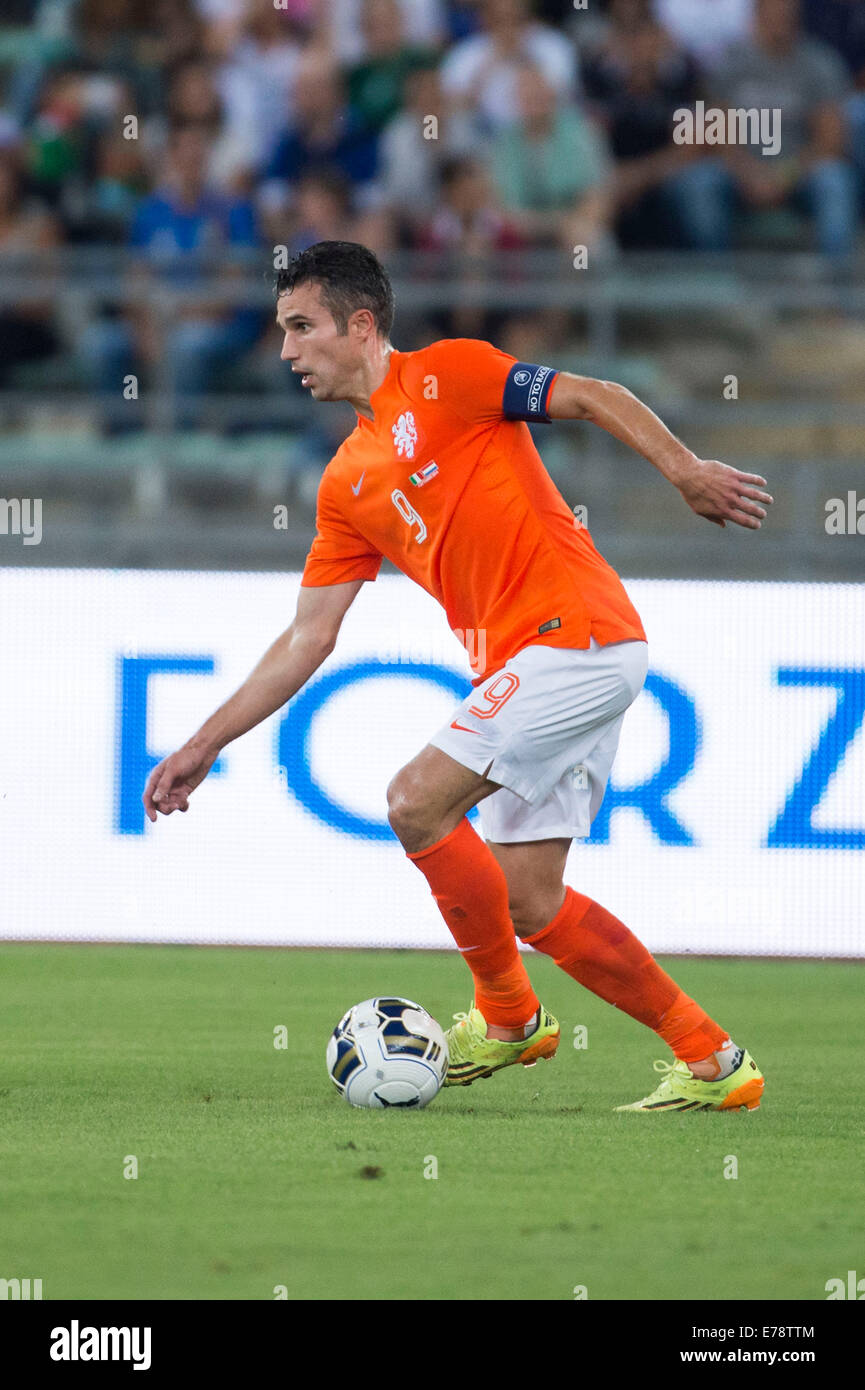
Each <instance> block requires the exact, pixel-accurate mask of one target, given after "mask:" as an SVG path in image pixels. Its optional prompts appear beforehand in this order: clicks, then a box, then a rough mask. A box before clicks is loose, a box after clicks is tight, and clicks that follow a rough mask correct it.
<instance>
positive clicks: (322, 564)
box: [300, 472, 382, 588]
mask: <svg viewBox="0 0 865 1390" xmlns="http://www.w3.org/2000/svg"><path fill="white" fill-rule="evenodd" d="M315 525H316V532H315V537H314V539H313V542H312V545H311V546H310V549H309V554H308V555H307V557H306V564H305V565H304V569H303V574H302V576H301V580H300V582H301V585H308V586H310V587H312V588H315V587H318V586H321V585H324V584H348V583H349V582H350V581H351V580H352V579H375V578H376V577H377V576H378V572H379V570H380V568H381V562H382V554H381V551H379V550H377V549H376V548H375V546H374V545H372V544H371V543H370V542H369V541H368V540H365V539H364V537H363V536H362V535H361V534H360V532H359V531H356V530H355V529H354V527H353V526H352V525H351V524H350V522H349V521H347V519H346V518H345V516H344V515H343V513H342V512H341V510H340V509H339V507H338V506H337V505H336V502H335V500H334V497H333V492H332V482H331V479H330V478H329V477H328V475H327V473H326V472H325V474H324V476H323V477H322V480H321V482H320V484H319V488H318V498H317V500H316V510H315Z"/></svg>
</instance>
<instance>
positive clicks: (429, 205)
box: [379, 67, 481, 245]
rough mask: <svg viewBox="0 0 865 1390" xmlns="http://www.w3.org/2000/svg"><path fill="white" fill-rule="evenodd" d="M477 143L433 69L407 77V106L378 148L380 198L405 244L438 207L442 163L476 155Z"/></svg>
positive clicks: (464, 116)
mask: <svg viewBox="0 0 865 1390" xmlns="http://www.w3.org/2000/svg"><path fill="white" fill-rule="evenodd" d="M480 143H481V137H480V136H479V134H478V130H477V125H476V122H475V121H474V120H473V118H472V116H471V115H470V114H469V113H468V112H465V111H460V110H452V109H450V107H449V104H448V103H447V102H446V101H445V99H444V96H443V94H442V90H441V82H440V80H439V73H438V71H437V70H436V69H435V68H432V67H429V68H419V69H418V70H417V71H415V72H412V73H410V74H409V76H408V78H407V80H406V90H405V107H404V109H403V110H402V111H400V112H399V113H398V114H397V115H396V116H394V118H393V120H392V121H390V122H389V123H388V125H387V126H386V127H385V129H384V131H383V132H382V135H381V141H380V146H379V153H380V159H381V188H382V196H383V198H384V202H385V205H386V206H387V207H388V208H389V209H390V210H391V212H392V213H393V214H394V216H395V218H396V220H397V224H398V228H399V235H400V238H401V240H402V241H403V242H404V243H405V244H407V245H411V244H412V243H413V241H414V239H415V233H416V232H417V231H418V230H419V228H420V227H421V226H423V225H425V224H426V223H428V222H429V221H430V219H431V217H432V215H433V211H434V210H435V208H436V207H437V205H438V202H439V182H440V170H441V166H442V164H443V163H444V162H445V160H447V159H450V158H452V157H453V156H454V155H458V154H468V153H476V152H477V149H478V147H479V145H480Z"/></svg>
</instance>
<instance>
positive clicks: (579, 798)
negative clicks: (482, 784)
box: [430, 637, 648, 844]
mask: <svg viewBox="0 0 865 1390" xmlns="http://www.w3.org/2000/svg"><path fill="white" fill-rule="evenodd" d="M647 669H648V644H647V643H646V642H639V641H628V642H615V643H612V644H611V645H609V646H606V647H601V646H599V645H598V643H597V642H596V641H595V639H594V637H593V638H591V640H590V646H588V647H587V648H585V649H584V650H583V649H581V648H573V647H545V646H541V645H539V644H538V645H534V644H533V645H531V646H528V647H524V648H523V649H522V651H520V652H517V654H516V656H513V657H511V659H510V661H508V662H507V663H506V664H505V665H504V666H503V667H502V668H501V670H500V671H497V672H496V673H495V675H493V676H490V677H488V678H487V679H486V680H485V681H482V682H481V684H480V685H478V686H476V687H475V689H474V690H473V691H472V693H471V695H469V696H468V698H467V699H465V700H464V701H463V703H462V704H461V705H460V706H459V707H458V709H457V710H456V712H455V714H454V717H453V719H452V720H451V721H450V722H449V723H447V724H445V725H444V726H443V727H442V728H441V729H439V731H438V733H437V734H435V735H434V736H433V737H432V738H431V739H430V743H431V744H433V746H434V747H435V748H440V749H441V750H442V752H443V753H448V754H449V755H450V756H451V757H452V758H454V759H455V760H456V761H457V762H458V763H462V765H463V767H468V768H471V770H472V771H473V772H478V773H482V774H485V775H486V776H487V777H489V778H490V780H491V781H493V782H498V783H500V790H499V791H496V792H493V793H492V795H491V796H488V797H486V798H485V799H484V800H483V801H481V802H480V803H479V806H478V810H479V812H480V818H481V828H482V830H483V833H484V836H485V838H486V839H487V840H493V841H494V842H496V843H499V844H512V843H515V842H518V841H521V840H551V839H558V838H560V837H567V838H570V839H583V838H585V836H587V835H588V834H589V832H590V830H591V827H592V821H593V820H594V818H595V816H596V815H597V813H598V810H599V808H600V805H601V802H602V801H603V798H604V792H605V791H606V787H607V780H608V778H609V775H610V769H611V768H612V766H613V760H614V758H615V756H616V749H617V747H618V744H619V733H620V731H621V727H622V721H623V719H624V717H625V711H626V709H627V708H628V706H629V705H631V704H633V702H634V700H635V699H636V698H637V696H638V695H639V693H640V691H641V690H642V688H643V683H644V681H645V679H646V671H647Z"/></svg>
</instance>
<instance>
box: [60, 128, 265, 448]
mask: <svg viewBox="0 0 865 1390" xmlns="http://www.w3.org/2000/svg"><path fill="white" fill-rule="evenodd" d="M209 157H210V136H209V134H208V132H207V130H206V128H205V127H203V126H202V125H200V124H198V125H186V126H179V127H177V128H175V129H174V130H173V131H172V132H171V136H170V140H169V146H168V159H167V166H166V173H165V179H164V182H163V183H162V186H161V187H159V188H157V189H156V190H155V192H154V193H152V194H151V195H150V196H149V197H147V198H145V199H144V200H143V201H142V203H141V205H140V207H139V209H138V211H137V214H136V217H135V221H134V223H133V226H132V231H131V234H130V246H131V248H132V249H133V251H134V252H135V253H136V259H135V264H134V269H133V277H134V279H133V288H134V289H135V291H136V298H137V305H136V307H135V309H133V310H130V311H129V312H128V313H127V314H126V315H124V316H123V317H120V318H116V319H109V320H103V321H97V322H95V323H91V324H90V325H89V326H88V327H87V329H86V330H85V332H84V334H83V339H82V342H81V345H80V346H81V350H82V354H83V356H84V358H85V360H86V361H87V362H89V363H90V364H91V368H92V372H93V385H94V388H95V389H96V391H97V392H98V393H99V396H100V400H101V403H102V406H103V409H104V411H105V417H106V420H107V422H108V427H109V429H119V430H123V429H124V428H128V427H129V426H131V425H132V424H133V423H138V421H137V420H134V419H133V415H134V412H133V411H132V410H131V409H130V407H131V406H132V405H133V402H131V401H128V400H125V399H123V398H122V393H121V387H122V383H123V378H124V377H125V376H126V375H127V374H128V373H131V372H136V371H137V369H138V364H139V363H143V364H145V365H147V366H148V367H150V368H152V367H153V366H154V365H155V364H156V363H157V362H158V361H161V362H163V363H164V364H165V367H166V370H167V373H168V377H169V380H170V382H171V384H172V386H173V389H174V391H175V393H176V394H177V396H178V397H179V404H180V407H181V408H180V411H179V424H180V425H181V427H184V428H189V427H191V426H192V425H194V424H197V423H198V419H199V412H198V410H197V409H196V408H195V407H194V398H195V397H197V396H199V395H200V394H202V393H203V392H204V391H206V390H207V388H208V386H209V384H210V382H211V381H212V378H213V373H214V370H215V369H217V368H219V367H221V366H223V365H225V364H226V363H227V362H229V361H231V360H232V359H233V358H235V357H237V356H238V355H239V354H241V353H243V352H244V351H245V350H246V349H247V348H249V347H250V346H251V345H252V344H253V343H254V342H255V341H256V339H257V338H258V337H259V335H260V333H261V330H262V327H263V322H264V316H263V315H262V313H261V312H260V311H259V310H258V309H249V308H246V307H244V306H243V305H239V306H236V307H235V306H231V305H225V304H223V303H219V302H215V301H214V302H208V300H207V295H206V289H207V281H206V280H205V279H204V275H205V273H206V266H205V264H203V262H204V260H205V259H206V257H207V255H208V254H212V253H216V254H217V255H218V258H219V259H218V279H219V282H220V283H224V282H225V279H226V277H227V276H230V275H231V274H232V272H233V271H234V272H235V273H236V272H237V271H238V270H240V269H241V266H242V265H243V263H244V261H246V262H247V263H248V260H249V253H250V251H251V250H252V249H253V248H254V247H255V246H256V244H257V229H256V223H255V216H254V212H253V209H252V206H251V205H250V204H249V203H248V202H246V201H244V200H241V199H237V198H232V197H229V196H227V195H225V194H223V193H221V192H219V191H218V190H216V189H213V188H212V187H210V186H209V185H208V184H207V182H206V172H205V171H206V169H207V167H208V163H209ZM243 253H246V254H245V255H244V254H243ZM154 281H155V282H156V283H159V282H160V281H161V283H162V284H163V285H165V286H167V287H172V288H174V289H176V290H177V291H180V292H183V291H185V292H187V293H188V292H190V291H195V290H196V289H197V290H199V291H200V292H201V294H202V299H201V300H199V301H198V302H194V303H193V302H190V303H188V304H186V305H181V306H179V307H178V308H177V309H176V310H175V311H174V314H173V316H172V319H171V323H170V326H169V328H168V330H167V332H166V333H165V335H164V338H163V336H162V334H161V332H160V326H159V324H158V323H157V321H156V319H155V318H154V316H153V313H152V311H151V308H150V305H149V303H148V296H149V294H150V292H151V291H152V287H153V283H154Z"/></svg>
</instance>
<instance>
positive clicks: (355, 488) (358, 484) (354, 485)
mask: <svg viewBox="0 0 865 1390" xmlns="http://www.w3.org/2000/svg"><path fill="white" fill-rule="evenodd" d="M365 477H366V469H364V470H363V472H362V473H361V475H360V477H359V478H358V480H357V482H356V483H352V485H351V490H352V492H353V493H354V495H355V497H357V494H358V493H359V492H360V489H361V484H362V483H363V480H364V478H365Z"/></svg>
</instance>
